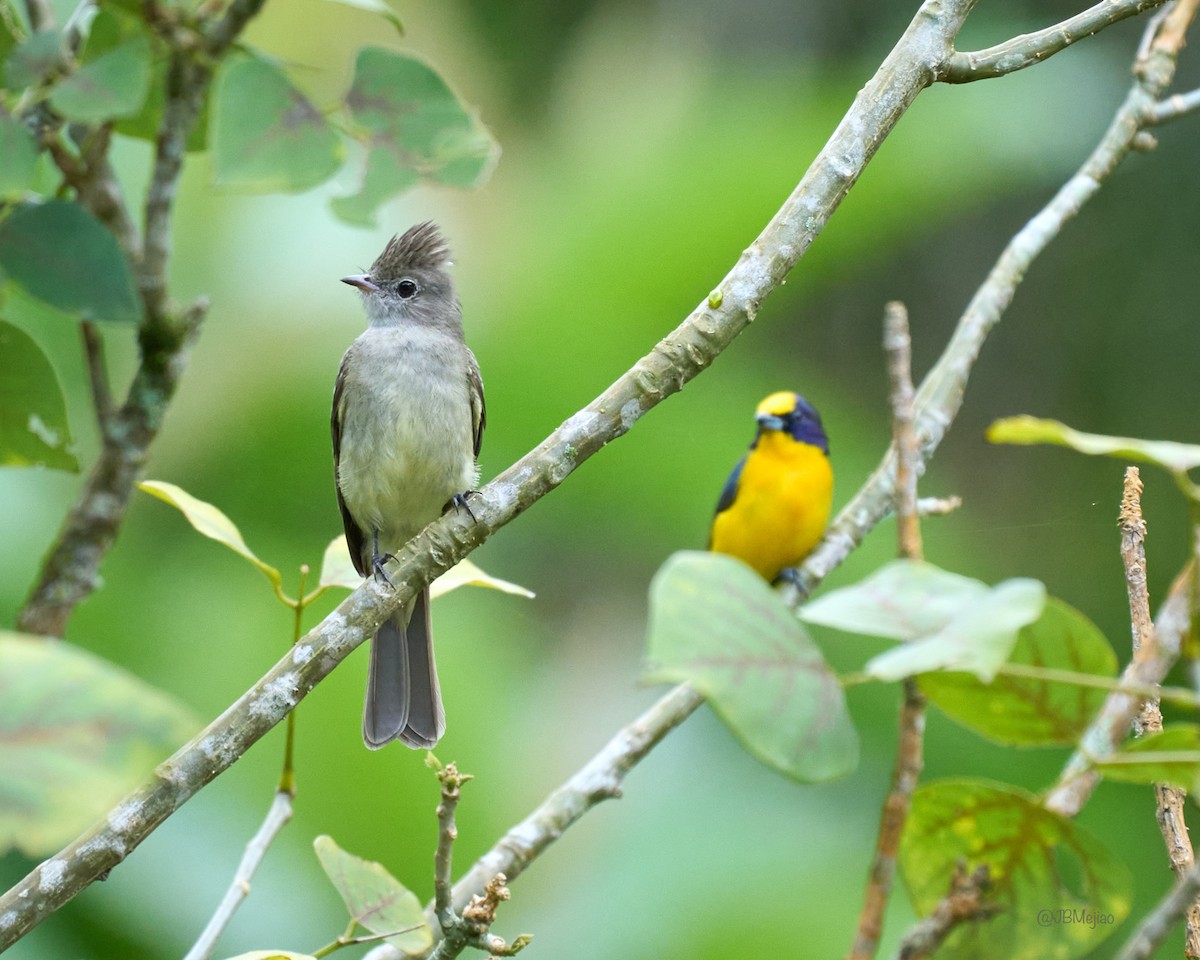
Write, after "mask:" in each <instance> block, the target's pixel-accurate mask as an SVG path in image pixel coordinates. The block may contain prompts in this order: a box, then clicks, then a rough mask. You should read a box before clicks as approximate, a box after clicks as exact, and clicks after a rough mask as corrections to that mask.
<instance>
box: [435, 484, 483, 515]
mask: <svg viewBox="0 0 1200 960" xmlns="http://www.w3.org/2000/svg"><path fill="white" fill-rule="evenodd" d="M477 496H479V491H478V490H465V491H463V492H462V493H456V494H455V495H454V496H452V497H451V498H450V499H449V500H447V501H446V505H445V506H444V507H443V508H442V513H449V512H450V511H451V510H452V509H453V510H466V511H467V516H468V517H470V518H471V520H472V521H474V520H475V514H474V512H473V511H472V510H471V505H470V504H469V503H468V502H467V498H468V497H477Z"/></svg>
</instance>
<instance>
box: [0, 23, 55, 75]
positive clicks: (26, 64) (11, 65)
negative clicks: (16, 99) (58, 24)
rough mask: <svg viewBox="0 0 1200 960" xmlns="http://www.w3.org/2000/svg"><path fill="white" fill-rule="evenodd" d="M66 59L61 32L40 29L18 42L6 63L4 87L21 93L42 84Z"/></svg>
mask: <svg viewBox="0 0 1200 960" xmlns="http://www.w3.org/2000/svg"><path fill="white" fill-rule="evenodd" d="M62 57H63V34H62V31H61V30H39V31H38V32H37V33H35V34H33V36H31V37H29V39H27V40H24V41H22V42H21V43H19V44H18V45H17V47H16V49H15V50H13V52H12V53H10V54H9V55H8V59H7V60H6V61H5V62H4V85H5V87H7V88H8V89H9V90H21V89H22V88H24V87H32V86H34V85H35V84H38V83H41V82H42V80H44V79H45V78H46V77H47V76H49V75H50V74H51V73H52V72H53V71H54V70H56V69H57V68H58V67H59V66H60V64H61V62H62Z"/></svg>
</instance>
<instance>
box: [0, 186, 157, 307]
mask: <svg viewBox="0 0 1200 960" xmlns="http://www.w3.org/2000/svg"><path fill="white" fill-rule="evenodd" d="M0 270H3V271H4V273H6V274H7V275H8V277H9V278H10V279H11V280H13V281H14V282H16V283H18V284H20V285H21V286H22V287H23V288H24V289H25V291H26V292H27V293H29V294H30V295H31V296H33V297H35V298H37V299H38V300H41V301H43V302H44V303H48V304H49V305H50V306H52V307H57V308H58V309H59V310H62V311H64V312H66V313H71V314H75V315H77V316H81V317H84V318H85V319H91V320H133V321H136V320H138V319H139V318H140V317H141V315H142V307H141V300H139V299H138V296H137V294H136V293H135V292H134V285H133V274H132V273H131V272H130V270H129V263H128V262H127V261H126V259H125V256H124V254H122V253H121V248H120V247H118V246H117V241H116V240H115V239H113V235H112V234H111V233H109V232H108V231H107V230H105V229H104V227H103V226H101V225H100V223H99V221H97V220H96V219H95V217H93V216H92V215H91V214H90V213H88V212H87V211H85V210H84V209H83V208H82V207H81V206H79V205H78V204H76V203H71V202H70V201H67V200H51V201H49V202H47V203H26V204H22V205H20V206H19V207H17V208H16V209H15V210H13V212H12V213H11V214H9V216H8V217H7V218H6V219H4V220H3V221H0Z"/></svg>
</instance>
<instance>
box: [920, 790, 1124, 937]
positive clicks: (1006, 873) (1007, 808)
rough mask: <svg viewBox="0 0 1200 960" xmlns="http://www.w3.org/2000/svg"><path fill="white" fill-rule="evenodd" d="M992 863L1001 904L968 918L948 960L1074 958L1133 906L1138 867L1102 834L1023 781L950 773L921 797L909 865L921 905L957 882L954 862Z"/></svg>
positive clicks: (923, 910) (924, 908)
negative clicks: (1048, 803) (1049, 805)
mask: <svg viewBox="0 0 1200 960" xmlns="http://www.w3.org/2000/svg"><path fill="white" fill-rule="evenodd" d="M959 860H963V861H965V863H966V867H967V870H968V872H973V871H974V870H975V869H977V868H978V867H980V866H986V867H987V868H988V873H989V876H990V879H991V889H990V892H989V894H988V896H987V902H990V903H995V904H998V905H999V906H1000V908H1001V911H1000V912H999V913H998V914H997V915H996V916H994V917H992V918H991V919H989V920H985V921H981V922H977V923H964V924H960V925H959V926H958V927H957V928H955V930H954V931H953V932H952V933H951V934H950V936H949V937H948V938H947V940H946V942H945V944H944V945H943V946H942V947H941V948H940V949H939V950H938V953H937V956H938V958H939V960H956V958H964V960H966V958H972V960H992V958H995V960H1070V958H1072V957H1080V956H1083V955H1085V954H1087V953H1089V952H1090V951H1092V950H1093V949H1094V948H1095V947H1096V945H1097V944H1099V943H1100V942H1101V941H1103V940H1104V939H1105V938H1106V937H1107V936H1108V935H1109V934H1110V933H1112V932H1113V930H1114V929H1115V928H1116V926H1117V924H1119V923H1120V922H1121V921H1122V920H1123V919H1124V918H1125V917H1126V916H1127V915H1128V913H1129V909H1130V905H1131V902H1132V897H1133V882H1132V879H1131V878H1130V875H1129V871H1128V870H1127V869H1126V868H1125V865H1124V864H1122V863H1121V862H1120V861H1119V860H1118V859H1116V857H1114V856H1113V855H1112V854H1111V853H1109V852H1108V850H1107V849H1106V848H1105V847H1104V845H1103V844H1102V843H1100V841H1099V840H1097V839H1096V838H1095V837H1093V836H1092V835H1091V834H1090V833H1088V832H1087V831H1085V830H1083V829H1082V828H1081V827H1079V826H1078V825H1076V824H1075V823H1072V822H1071V821H1070V820H1067V819H1065V818H1063V817H1060V816H1059V815H1058V814H1055V813H1051V812H1050V811H1049V810H1046V809H1045V808H1043V807H1042V806H1040V805H1039V804H1038V802H1037V800H1036V798H1034V797H1033V796H1032V795H1030V794H1028V793H1026V792H1024V791H1023V790H1018V789H1017V788H1016V787H1010V786H1005V785H1003V784H998V783H990V782H986V781H982V780H968V779H961V780H942V781H937V782H934V783H930V784H927V785H925V786H923V787H921V788H920V789H918V790H917V791H916V793H915V794H914V795H913V802H912V809H911V811H910V813H909V816H908V822H907V824H906V825H905V828H904V835H903V838H902V839H901V841H900V857H899V862H900V867H901V870H902V871H903V874H904V880H905V884H906V885H907V886H908V891H909V895H910V896H911V898H912V901H913V905H914V906H915V907H916V909H917V912H918V913H920V914H922V915H925V914H928V913H929V912H930V911H932V910H933V908H934V907H935V906H936V905H937V904H938V902H939V901H940V900H941V899H942V897H944V896H945V895H946V894H947V892H949V889H950V880H951V877H952V876H953V875H954V870H955V864H956V863H957V862H958V861H959Z"/></svg>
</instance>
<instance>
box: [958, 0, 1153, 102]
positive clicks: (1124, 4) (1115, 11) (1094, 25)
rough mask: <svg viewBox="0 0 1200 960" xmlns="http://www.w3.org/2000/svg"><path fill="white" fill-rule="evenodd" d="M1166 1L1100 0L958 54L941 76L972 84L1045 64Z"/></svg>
mask: <svg viewBox="0 0 1200 960" xmlns="http://www.w3.org/2000/svg"><path fill="white" fill-rule="evenodd" d="M1164 2H1165V0H1100V3H1097V4H1096V5H1095V6H1093V7H1089V8H1088V9H1087V10H1084V11H1083V12H1082V13H1077V14H1076V15H1075V16H1073V17H1070V18H1069V19H1067V20H1064V21H1063V22H1062V23H1057V24H1055V25H1054V26H1052V27H1047V28H1046V29H1045V30H1038V31H1037V32H1036V33H1023V34H1021V36H1019V37H1013V39H1011V40H1006V41H1005V42H1004V43H998V44H996V45H995V46H994V47H988V48H987V49H985V50H975V51H973V52H966V53H955V54H954V56H952V57H951V58H950V59H949V61H947V63H946V67H945V70H944V71H943V72H942V73H941V74H940V75H939V76H938V79H939V80H941V81H942V82H944V83H970V82H971V81H974V80H989V79H991V78H993V77H1002V76H1004V75H1005V74H1006V73H1014V72H1015V71H1017V70H1024V69H1025V68H1026V67H1032V66H1033V65H1034V64H1035V63H1041V62H1042V61H1043V60H1045V59H1046V58H1047V57H1052V56H1054V54H1056V53H1059V52H1060V51H1062V50H1065V49H1066V48H1067V47H1068V46H1070V45H1071V44H1072V43H1074V42H1075V41H1076V40H1082V39H1083V38H1084V37H1089V36H1091V35H1092V34H1095V33H1099V32H1100V31H1101V30H1103V29H1104V28H1105V27H1110V26H1112V25H1113V24H1114V23H1120V22H1121V21H1122V20H1126V19H1128V18H1129V17H1136V16H1137V15H1138V14H1139V13H1142V12H1143V11H1146V10H1149V9H1151V8H1153V7H1157V6H1160V5H1162V4H1163V3H1164Z"/></svg>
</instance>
